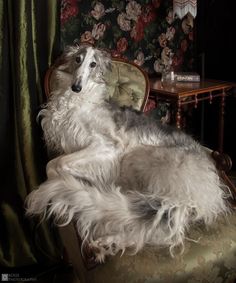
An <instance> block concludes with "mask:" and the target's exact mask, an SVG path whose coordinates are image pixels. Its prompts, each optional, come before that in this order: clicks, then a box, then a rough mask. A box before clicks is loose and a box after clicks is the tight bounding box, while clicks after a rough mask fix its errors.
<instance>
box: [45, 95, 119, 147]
mask: <svg viewBox="0 0 236 283" xmlns="http://www.w3.org/2000/svg"><path fill="white" fill-rule="evenodd" d="M102 101H103V100H102ZM106 104H107V103H106V102H105V101H103V102H100V103H97V102H94V101H92V100H91V99H90V100H89V99H88V100H86V99H83V98H80V97H79V96H77V97H76V96H75V95H63V96H58V97H56V96H55V97H53V98H52V99H51V100H50V102H49V103H48V104H47V108H46V109H43V110H42V111H41V113H40V115H41V116H42V117H43V118H42V122H41V124H42V128H43V131H44V137H45V141H46V144H47V146H48V148H49V149H50V150H51V151H53V152H56V153H71V152H74V151H78V150H80V149H82V148H84V147H87V146H88V145H90V144H91V143H93V144H94V143H95V144H97V146H98V147H99V146H102V147H105V146H110V145H111V144H113V145H114V144H115V145H116V146H117V145H118V144H121V143H122V141H121V139H120V138H119V137H118V135H117V125H116V123H115V121H114V118H113V116H112V115H111V110H109V108H108V107H106V106H107V105H106Z"/></svg>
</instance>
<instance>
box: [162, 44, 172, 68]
mask: <svg viewBox="0 0 236 283" xmlns="http://www.w3.org/2000/svg"><path fill="white" fill-rule="evenodd" d="M172 56H173V52H172V50H171V49H170V48H169V47H167V46H166V47H164V48H163V50H162V52H161V61H162V63H163V64H164V65H165V66H166V67H167V68H169V67H170V65H171V61H172Z"/></svg>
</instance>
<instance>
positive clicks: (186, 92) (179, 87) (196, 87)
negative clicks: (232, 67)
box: [150, 78, 236, 98]
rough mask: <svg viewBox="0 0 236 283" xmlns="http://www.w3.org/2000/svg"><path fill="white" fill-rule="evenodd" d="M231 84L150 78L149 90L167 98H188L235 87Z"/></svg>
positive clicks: (215, 81) (206, 80) (212, 81)
mask: <svg viewBox="0 0 236 283" xmlns="http://www.w3.org/2000/svg"><path fill="white" fill-rule="evenodd" d="M235 86H236V84H235V83H232V82H225V81H217V80H208V79H205V80H201V81H200V82H174V83H168V82H161V80H160V78H158V79H157V78H150V90H151V91H152V92H156V93H158V94H159V95H165V96H169V97H181V98H182V97H188V96H192V95H196V94H200V93H206V92H213V91H217V90H224V89H228V88H232V87H235Z"/></svg>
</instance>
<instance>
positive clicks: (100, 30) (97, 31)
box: [92, 23, 106, 40]
mask: <svg viewBox="0 0 236 283" xmlns="http://www.w3.org/2000/svg"><path fill="white" fill-rule="evenodd" d="M105 31H106V26H105V25H104V24H102V23H98V24H95V25H94V26H93V30H92V36H93V38H95V39H96V40H98V39H99V38H101V37H103V35H104V32H105Z"/></svg>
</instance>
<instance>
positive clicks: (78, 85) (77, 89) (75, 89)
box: [71, 84, 82, 92]
mask: <svg viewBox="0 0 236 283" xmlns="http://www.w3.org/2000/svg"><path fill="white" fill-rule="evenodd" d="M71 89H72V90H73V91H74V92H80V91H81V89H82V86H81V85H80V84H73V85H72V87H71Z"/></svg>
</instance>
